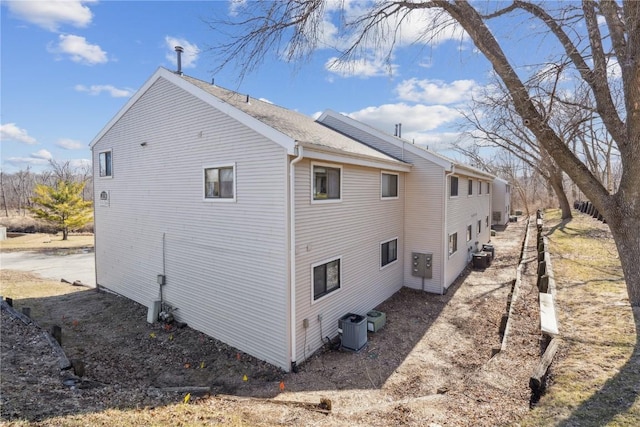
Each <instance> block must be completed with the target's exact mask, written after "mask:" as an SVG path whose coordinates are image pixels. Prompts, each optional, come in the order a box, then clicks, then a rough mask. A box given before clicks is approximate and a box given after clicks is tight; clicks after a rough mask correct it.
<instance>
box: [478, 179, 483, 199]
mask: <svg viewBox="0 0 640 427" xmlns="http://www.w3.org/2000/svg"><path fill="white" fill-rule="evenodd" d="M478 196H482V181H478Z"/></svg>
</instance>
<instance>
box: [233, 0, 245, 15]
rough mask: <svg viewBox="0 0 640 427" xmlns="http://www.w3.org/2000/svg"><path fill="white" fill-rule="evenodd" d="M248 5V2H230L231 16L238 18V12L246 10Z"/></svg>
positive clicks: (236, 0) (239, 0) (237, 0)
mask: <svg viewBox="0 0 640 427" xmlns="http://www.w3.org/2000/svg"><path fill="white" fill-rule="evenodd" d="M246 5H247V0H230V1H229V15H231V16H237V15H238V10H240V9H242V8H244V7H245V6H246Z"/></svg>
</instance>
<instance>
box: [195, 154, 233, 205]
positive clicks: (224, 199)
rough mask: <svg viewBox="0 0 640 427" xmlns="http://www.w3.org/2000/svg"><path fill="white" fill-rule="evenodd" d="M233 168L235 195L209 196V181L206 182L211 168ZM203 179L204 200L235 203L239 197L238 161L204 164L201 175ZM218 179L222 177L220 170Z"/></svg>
mask: <svg viewBox="0 0 640 427" xmlns="http://www.w3.org/2000/svg"><path fill="white" fill-rule="evenodd" d="M228 168H231V171H232V173H233V185H232V189H233V197H207V182H206V174H207V170H209V169H228ZM200 178H201V179H202V181H201V182H202V201H203V202H207V203H235V202H236V199H237V192H236V182H237V176H236V163H235V162H233V163H218V164H210V165H203V166H202V175H201V176H200ZM218 179H220V172H218Z"/></svg>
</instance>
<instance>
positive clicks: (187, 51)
mask: <svg viewBox="0 0 640 427" xmlns="http://www.w3.org/2000/svg"><path fill="white" fill-rule="evenodd" d="M164 42H165V45H166V47H167V49H169V51H168V52H167V54H166V58H167V60H168V61H169V62H171V64H173V65H174V66H176V67H177V65H178V59H177V54H176V51H175V47H176V46H182V48H183V49H184V52H182V57H181V58H182V59H181V62H182V68H194V67H195V66H196V61H197V60H198V55H199V54H200V49H199V48H198V46H197V45H196V44H194V43H190V42H189V41H187V40H186V39H181V38H177V37H171V36H166V37H165V38H164Z"/></svg>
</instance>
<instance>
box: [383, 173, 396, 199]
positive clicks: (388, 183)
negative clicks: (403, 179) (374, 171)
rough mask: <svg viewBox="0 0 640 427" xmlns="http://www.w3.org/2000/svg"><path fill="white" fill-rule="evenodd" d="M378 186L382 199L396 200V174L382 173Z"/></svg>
mask: <svg viewBox="0 0 640 427" xmlns="http://www.w3.org/2000/svg"><path fill="white" fill-rule="evenodd" d="M380 186H381V194H382V197H384V198H397V197H398V174H396V173H385V172H383V173H382V178H381V183H380Z"/></svg>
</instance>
